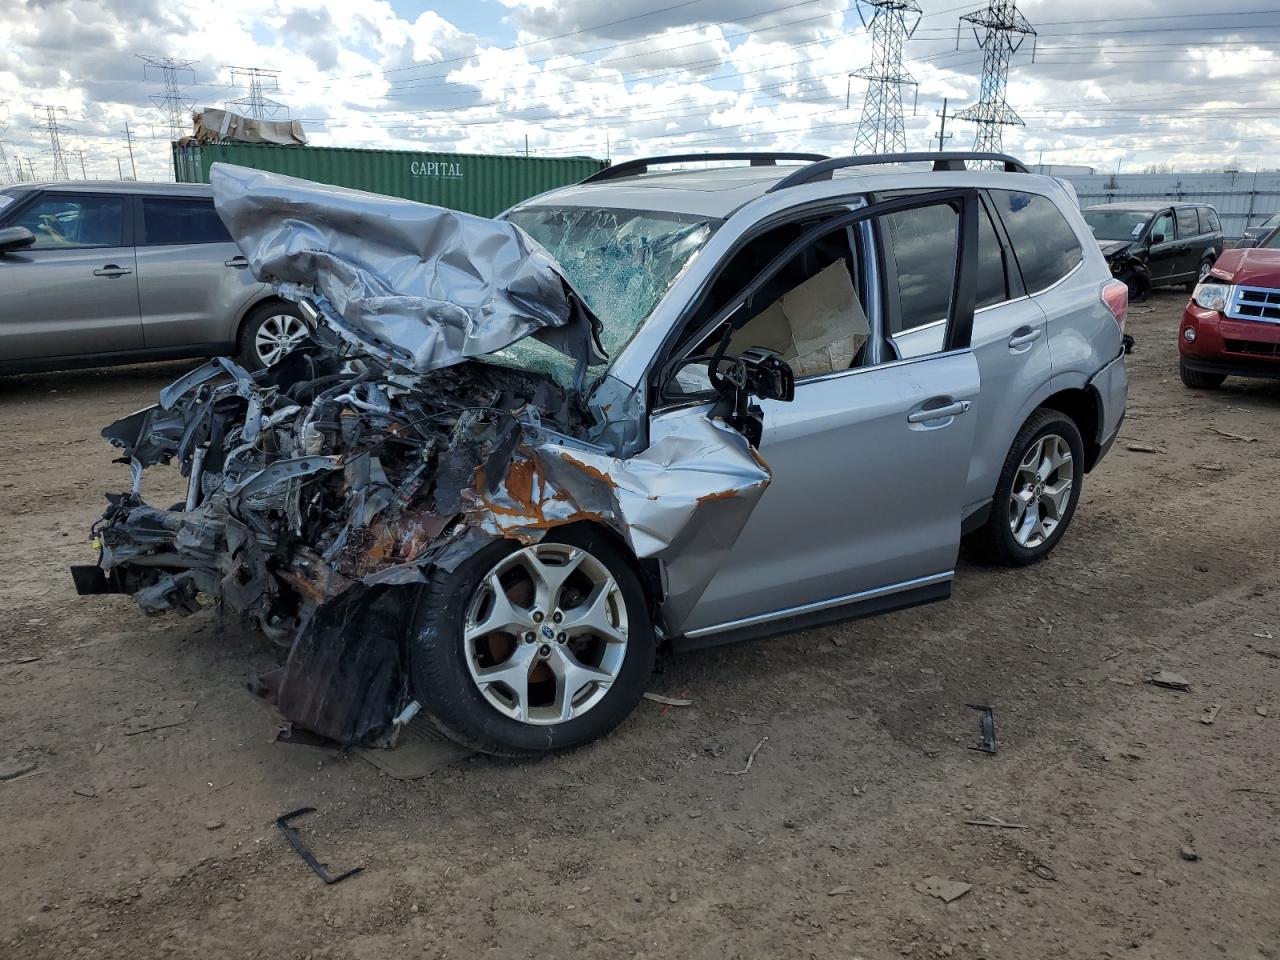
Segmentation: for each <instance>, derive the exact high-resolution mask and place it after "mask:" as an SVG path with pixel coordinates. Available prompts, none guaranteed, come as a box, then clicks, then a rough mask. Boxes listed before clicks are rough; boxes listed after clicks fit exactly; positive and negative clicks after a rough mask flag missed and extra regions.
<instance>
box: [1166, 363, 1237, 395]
mask: <svg viewBox="0 0 1280 960" xmlns="http://www.w3.org/2000/svg"><path fill="white" fill-rule="evenodd" d="M1178 376H1180V377H1181V378H1182V382H1183V384H1184V385H1186V386H1188V387H1190V388H1191V389H1192V390H1217V389H1218V388H1219V387H1220V386H1222V381H1223V380H1225V379H1227V375H1226V374H1225V373H1201V372H1200V371H1199V370H1192V369H1191V368H1190V367H1188V366H1187V365H1186V363H1185V362H1183V361H1182V360H1179V361H1178Z"/></svg>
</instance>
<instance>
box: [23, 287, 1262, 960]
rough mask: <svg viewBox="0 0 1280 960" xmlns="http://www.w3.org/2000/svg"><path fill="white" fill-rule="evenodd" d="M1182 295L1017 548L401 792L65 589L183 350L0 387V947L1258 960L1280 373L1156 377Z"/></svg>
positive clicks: (232, 631) (206, 626) (206, 660)
mask: <svg viewBox="0 0 1280 960" xmlns="http://www.w3.org/2000/svg"><path fill="white" fill-rule="evenodd" d="M1185 299H1186V297H1185V294H1174V293H1168V294H1161V295H1158V296H1157V297H1156V298H1155V299H1154V300H1153V301H1152V303H1151V305H1150V309H1148V310H1146V311H1145V312H1142V313H1139V314H1137V315H1134V316H1132V317H1131V318H1130V326H1129V329H1130V332H1131V333H1133V334H1134V335H1135V336H1136V338H1137V341H1138V349H1137V352H1135V353H1134V354H1133V355H1132V357H1131V359H1130V365H1129V370H1130V376H1131V378H1132V383H1131V389H1130V405H1129V415H1128V419H1127V421H1126V423H1125V426H1124V431H1123V434H1122V437H1121V440H1120V442H1119V443H1117V445H1116V447H1115V449H1114V450H1113V451H1112V453H1111V454H1110V456H1109V457H1108V458H1107V459H1106V460H1105V461H1104V462H1103V463H1102V465H1101V466H1100V468H1099V469H1098V470H1097V471H1096V472H1095V473H1094V474H1092V475H1091V476H1089V477H1088V478H1087V480H1086V483H1085V490H1084V495H1083V497H1082V499H1081V502H1080V508H1079V512H1078V513H1077V515H1076V518H1075V521H1074V523H1073V526H1072V528H1071V530H1070V532H1069V533H1068V535H1067V537H1066V539H1065V540H1064V541H1063V542H1062V544H1061V545H1060V546H1059V548H1058V550H1057V551H1056V552H1055V553H1054V555H1053V556H1052V557H1051V558H1050V559H1049V560H1048V561H1047V562H1045V563H1043V564H1041V565H1039V566H1037V567H1035V568H1032V569H1026V570H1017V571H1008V570H999V569H990V568H984V567H981V566H978V565H977V564H975V563H974V562H972V561H970V560H967V559H965V558H963V557H962V566H961V570H960V573H959V576H958V578H957V582H956V585H955V595H954V597H953V599H952V600H951V601H950V602H949V603H944V604H935V605H932V606H929V607H925V608H920V609H916V610H910V611H906V612H902V613H897V614H893V615H890V616H885V617H881V618H878V619H870V620H862V621H858V622H854V623H849V624H842V625H837V626H835V627H830V628H824V629H819V630H812V631H809V632H805V633H797V634H792V635H789V636H785V637H780V638H776V639H773V640H769V641H761V642H757V643H753V644H748V645H742V646H738V647H730V648H723V649H719V650H713V651H709V652H704V653H699V654H696V655H688V656H683V657H679V658H677V659H675V660H674V661H671V662H668V663H667V664H666V666H665V669H664V671H663V672H662V674H661V675H659V676H655V678H654V683H653V687H652V688H653V689H655V690H658V691H661V692H664V693H667V694H670V695H678V696H683V697H687V698H689V699H691V700H692V701H693V706H690V707H676V708H670V707H668V708H665V709H664V708H662V707H661V706H660V705H659V704H656V703H653V702H649V701H646V702H644V703H642V704H641V707H640V708H639V709H638V710H637V712H636V714H635V715H634V716H633V717H632V718H631V719H630V720H629V721H628V722H627V723H625V724H624V725H623V727H622V728H621V729H620V730H619V731H618V732H617V733H616V734H614V735H613V736H611V737H609V738H607V739H606V740H604V741H602V742H600V743H597V744H594V745H592V746H590V747H588V748H585V749H581V750H578V751H576V752H573V753H570V754H567V755H561V756H556V757H552V758H549V759H547V760H544V761H541V762H536V763H510V762H498V761H492V760H486V759H480V758H473V759H469V760H465V761H462V762H461V763H459V764H458V765H455V766H454V767H452V768H449V769H447V770H445V771H442V772H439V773H437V774H435V775H433V776H432V777H430V778H428V779H425V780H420V781H416V782H401V781H396V780H393V779H391V778H389V777H387V776H385V775H382V774H381V773H380V772H379V771H378V770H377V769H375V768H374V767H373V766H371V765H370V764H368V763H366V762H365V761H364V760H363V759H361V758H359V757H358V756H354V755H349V756H342V755H339V754H337V753H336V752H334V751H332V750H327V749H322V748H318V747H308V746H299V745H289V744H282V743H272V742H271V736H272V733H273V732H274V730H275V729H276V725H277V721H276V717H275V715H274V714H273V713H272V711H271V710H270V708H268V707H266V706H265V705H263V704H262V703H261V702H260V701H258V700H257V699H255V698H254V697H253V696H252V695H251V694H250V693H249V692H248V691H247V690H246V686H245V684H246V681H247V680H248V679H249V678H251V677H252V676H254V675H255V674H256V673H257V672H258V671H260V670H261V669H263V668H264V667H267V666H269V665H270V664H271V663H272V662H273V659H274V654H273V653H272V651H271V650H270V648H269V647H268V645H267V644H266V643H265V641H261V640H259V639H258V638H256V637H255V636H253V635H252V634H249V633H245V632H241V631H239V630H238V629H236V628H234V627H233V626H231V625H229V624H226V623H222V622H220V621H219V620H217V619H215V618H214V617H213V616H212V615H209V614H206V615H201V616H198V617H195V618H192V619H188V620H179V619H173V618H163V619H147V618H144V617H143V616H142V615H141V614H140V613H138V612H137V610H136V609H135V607H134V606H133V604H132V602H131V601H130V600H129V599H128V598H122V597H92V598H83V599H82V598H79V597H77V596H75V594H74V591H73V589H72V586H71V581H70V578H69V576H68V575H67V572H66V566H67V565H68V564H70V563H73V562H91V557H92V553H91V550H90V547H89V545H88V543H87V530H88V528H89V525H90V523H91V522H92V521H93V520H94V519H95V518H96V517H97V516H98V515H99V514H100V512H101V508H102V505H103V501H102V496H101V494H102V491H104V490H107V489H112V490H119V489H125V488H127V486H128V472H127V470H126V469H125V468H124V467H122V466H119V465H113V464H111V462H110V460H111V451H110V450H109V449H108V448H107V447H106V445H105V444H104V443H103V442H102V441H101V440H100V439H99V438H98V435H97V432H98V430H99V428H100V427H101V426H102V425H103V424H105V423H106V422H107V421H109V420H111V419H113V418H115V417H117V416H120V415H122V414H124V413H127V412H129V411H130V410H132V409H134V408H136V407H139V406H142V405H144V404H146V403H150V402H152V401H153V399H154V397H155V394H156V391H157V390H158V388H159V387H161V386H162V385H164V384H165V383H166V382H168V381H169V380H171V379H172V378H173V377H175V376H176V375H178V374H179V373H180V372H182V370H183V369H185V368H184V367H183V366H182V365H163V366H141V367H132V368H126V369H119V370H108V371H92V372H87V373H74V374H65V375H41V376H29V377H17V378H9V379H4V380H0V410H2V411H3V419H2V420H0V449H3V450H4V451H5V453H4V456H3V457H2V458H0V492H2V493H3V496H4V500H5V503H6V509H5V511H4V516H3V518H2V519H0V543H2V544H3V550H2V551H0V580H2V582H3V583H4V589H3V593H2V596H0V759H2V758H5V757H12V758H15V759H16V760H18V761H25V762H26V763H34V764H35V767H34V770H33V771H32V773H30V774H28V775H26V776H23V777H20V778H18V779H14V780H10V781H7V782H0V825H2V832H0V869H2V870H3V880H2V881H0V957H5V958H9V957H12V958H24V960H26V958H32V960H34V958H44V957H48V958H60V960H61V958H68V957H93V958H109V957H128V958H144V957H201V958H209V957H218V958H222V957H270V958H301V957H311V958H374V957H377V958H385V957H392V956H394V957H406V956H408V957H414V956H425V957H568V956H570V955H573V956H581V957H608V958H611V960H613V958H623V960H628V958H658V957H680V958H698V957H709V958H710V957H716V958H721V957H744V958H746V957H779V958H783V957H785V958H790V957H797V958H799V957H804V958H843V960H849V958H863V960H880V958H890V957H899V956H913V957H934V956H939V957H962V958H975V957H988V958H1017V960H1023V958H1028V960H1042V958H1051V957H1072V958H1075V957H1132V958H1161V960H1165V958H1182V957H1186V958H1197V960H1200V958H1206V957H1219V956H1221V957H1225V958H1245V960H1257V958H1269V960H1277V958H1280V612H1278V611H1277V605H1276V603H1275V596H1276V590H1277V588H1280V564H1278V563H1277V551H1278V550H1280V536H1278V533H1280V497H1277V496H1276V488H1277V477H1278V476H1280V459H1278V458H1280V385H1276V384H1268V383H1265V382H1250V381H1243V380H1230V381H1228V383H1227V385H1226V387H1225V388H1224V389H1223V390H1221V391H1216V392H1205V393H1195V392H1193V391H1190V390H1187V389H1186V388H1184V387H1183V386H1182V384H1181V383H1180V382H1179V380H1178V376H1177V369H1176V349H1175V346H1174V345H1175V342H1176V341H1175V337H1176V333H1177V319H1178V315H1179V313H1180V311H1181V309H1182V305H1183V303H1184V302H1185ZM1232 435H1234V436H1232ZM1245 438H1247V439H1245ZM1131 445H1139V446H1143V445H1145V446H1148V447H1150V448H1154V449H1155V450H1156V451H1158V452H1139V451H1135V450H1132V449H1129V447H1130V446H1131ZM168 492H171V493H172V497H171V499H175V500H176V499H178V498H179V493H180V488H179V486H178V484H177V483H174V485H173V487H172V490H171V491H168ZM149 493H150V494H151V495H152V498H153V499H154V500H155V501H156V502H160V501H161V499H163V497H162V496H161V495H160V493H159V492H158V491H156V490H155V489H154V487H152V488H149ZM27 658H38V659H30V660H28V659H27ZM23 661H26V662H23ZM1159 670H1169V671H1175V672H1177V673H1180V674H1182V675H1183V676H1184V677H1186V678H1187V680H1189V681H1190V690H1189V691H1186V692H1179V691H1175V690H1169V689H1163V688H1160V687H1157V686H1153V685H1151V684H1148V683H1145V682H1144V679H1145V678H1146V677H1148V676H1150V675H1151V674H1152V673H1154V672H1156V671H1159ZM192 701H194V702H195V706H194V707H193V706H192V703H191V702H192ZM973 703H977V704H989V705H991V706H992V707H993V708H994V710H995V716H996V721H997V724H998V727H999V738H1000V750H999V753H997V754H996V755H994V756H988V755H986V754H983V753H979V752H975V751H973V750H971V749H969V748H970V747H971V746H972V745H976V744H977V742H978V720H979V716H978V714H977V713H976V712H975V711H973V710H971V709H970V708H969V707H968V706H966V704H973ZM1214 710H1217V713H1216V717H1215V718H1214V719H1213V722H1212V723H1207V722H1205V721H1206V720H1207V719H1208V718H1209V716H1210V714H1211V713H1212V711H1214ZM184 718H186V719H185V720H184ZM163 724H173V725H170V726H163ZM150 727H159V728H158V729H147V728H150ZM765 738H767V740H765V742H764V743H763V746H761V747H760V749H759V752H758V753H757V754H756V756H755V760H754V763H753V765H752V767H751V770H750V771H749V772H748V773H747V774H745V775H742V776H729V775H727V772H728V771H733V770H740V769H742V767H743V766H744V765H745V761H746V758H747V756H748V755H749V754H750V753H751V751H752V749H753V748H754V747H755V746H756V745H757V744H758V743H760V741H762V740H764V739H765ZM24 765H25V764H24ZM303 805H313V806H315V807H317V808H318V812H317V813H315V814H312V815H311V817H310V818H309V819H308V820H307V821H306V822H305V823H304V824H303V829H304V832H305V835H306V837H307V839H308V840H309V842H311V843H312V845H313V847H314V848H315V849H316V851H317V853H318V855H319V856H320V857H321V859H323V860H327V861H329V862H330V863H331V864H332V865H333V867H334V868H335V869H338V868H343V867H346V866H352V865H360V864H363V865H364V867H365V869H364V872H363V873H361V874H359V875H358V876H356V877H353V878H351V879H349V880H347V881H345V882H343V883H341V884H339V885H336V886H332V887H326V886H324V885H323V884H321V882H320V881H319V880H318V879H317V878H316V877H315V876H314V875H313V874H312V873H311V872H310V871H309V870H308V869H307V868H306V867H305V866H304V865H303V863H302V862H301V860H299V859H298V857H297V856H296V855H295V854H294V853H293V851H292V850H291V849H290V848H289V846H288V845H287V844H286V842H285V841H284V839H283V838H282V837H281V835H280V834H279V833H278V832H277V831H276V829H275V828H274V826H273V822H272V821H273V820H274V818H275V817H276V816H278V815H279V814H281V813H283V812H285V811H287V810H290V809H292V808H295V807H299V806H303ZM990 817H998V818H1002V819H1003V820H1004V821H1005V822H1007V823H1011V824H1018V825H1020V826H1022V827H1023V829H1001V828H995V827H989V826H978V825H971V824H968V823H966V821H967V820H977V819H983V818H990ZM1183 848H1188V849H1187V851H1186V852H1187V853H1188V855H1193V854H1191V851H1194V855H1198V859H1197V860H1194V861H1192V860H1188V859H1185V858H1184V856H1183V855H1182V854H1183ZM927 877H939V878H943V879H945V880H951V881H961V882H963V883H966V884H971V885H972V889H971V890H970V891H969V892H968V893H967V894H966V895H964V896H962V897H961V898H959V899H957V900H955V901H954V902H951V903H944V902H943V901H942V900H940V899H937V898H934V897H931V896H927V895H925V894H923V893H921V892H918V891H917V889H916V888H915V886H914V885H915V884H917V883H919V882H920V881H922V880H923V879H924V878H927Z"/></svg>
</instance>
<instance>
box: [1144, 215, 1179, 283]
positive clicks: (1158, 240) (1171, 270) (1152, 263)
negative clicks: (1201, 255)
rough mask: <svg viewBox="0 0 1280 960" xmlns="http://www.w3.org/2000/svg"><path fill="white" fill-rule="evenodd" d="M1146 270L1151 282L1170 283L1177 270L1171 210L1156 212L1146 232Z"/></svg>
mask: <svg viewBox="0 0 1280 960" xmlns="http://www.w3.org/2000/svg"><path fill="white" fill-rule="evenodd" d="M1147 240H1148V242H1149V244H1150V245H1149V246H1148V248H1147V270H1148V271H1150V273H1151V282H1152V283H1153V284H1159V283H1170V282H1171V281H1172V280H1173V277H1174V276H1175V274H1177V272H1178V230H1177V227H1176V226H1175V224H1174V219H1173V211H1172V210H1166V211H1164V212H1163V213H1161V214H1158V215H1157V216H1156V218H1155V220H1154V221H1153V222H1152V224H1151V230H1150V232H1149V233H1148V234H1147Z"/></svg>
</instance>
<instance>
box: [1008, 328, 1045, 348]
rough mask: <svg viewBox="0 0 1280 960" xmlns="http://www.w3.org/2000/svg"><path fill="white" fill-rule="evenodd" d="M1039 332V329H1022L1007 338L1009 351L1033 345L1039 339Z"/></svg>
mask: <svg viewBox="0 0 1280 960" xmlns="http://www.w3.org/2000/svg"><path fill="white" fill-rule="evenodd" d="M1040 332H1041V331H1040V328H1039V327H1036V328H1035V329H1029V328H1027V327H1022V328H1021V329H1020V330H1018V331H1016V332H1015V333H1014V335H1013V336H1011V337H1010V338H1009V349H1011V350H1012V349H1015V348H1017V347H1025V346H1026V345H1027V344H1028V343H1035V342H1036V341H1037V340H1039V339H1040Z"/></svg>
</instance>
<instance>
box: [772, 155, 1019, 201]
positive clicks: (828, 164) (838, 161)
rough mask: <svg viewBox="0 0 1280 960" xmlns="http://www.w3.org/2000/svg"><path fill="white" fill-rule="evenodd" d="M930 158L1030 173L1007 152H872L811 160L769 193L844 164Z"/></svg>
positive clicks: (939, 163) (938, 166) (942, 163)
mask: <svg viewBox="0 0 1280 960" xmlns="http://www.w3.org/2000/svg"><path fill="white" fill-rule="evenodd" d="M928 160H932V161H933V169H934V170H935V171H937V170H963V169H964V168H965V166H964V162H965V161H966V160H988V161H992V162H994V163H1001V164H1004V170H1005V173H1028V172H1029V171H1028V170H1027V168H1026V167H1025V166H1023V164H1022V161H1021V160H1016V159H1014V158H1013V157H1011V156H1009V155H1008V154H1004V153H981V152H976V151H961V150H944V151H921V152H919V153H873V154H870V155H868V156H863V157H835V158H833V159H831V160H820V161H818V162H817V163H811V164H809V166H807V167H802V168H800V169H799V170H797V171H796V172H795V173H793V174H790V175H788V176H786V177H783V178H782V179H781V180H779V181H778V182H777V183H775V184H774V185H773V186H772V187H770V188H769V190H768V191H767V192H769V193H773V192H774V191H775V190H785V189H786V188H787V187H798V186H800V185H801V184H803V183H813V182H814V181H816V180H830V179H831V172H832V171H833V170H843V169H844V168H845V167H866V166H871V165H872V164H877V163H920V162H922V161H928Z"/></svg>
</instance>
